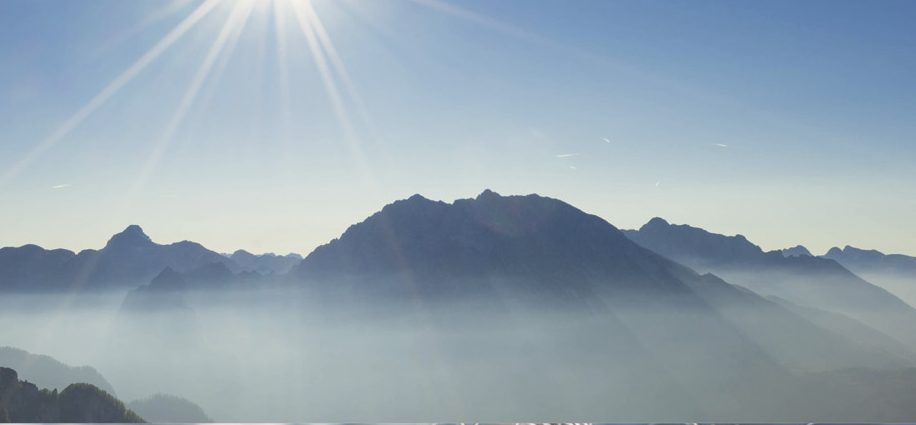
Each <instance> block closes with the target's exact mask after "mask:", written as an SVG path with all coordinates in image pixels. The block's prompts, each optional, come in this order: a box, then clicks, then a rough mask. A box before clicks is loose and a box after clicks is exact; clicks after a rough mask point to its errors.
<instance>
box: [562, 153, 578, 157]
mask: <svg viewBox="0 0 916 425" xmlns="http://www.w3.org/2000/svg"><path fill="white" fill-rule="evenodd" d="M574 156H579V154H578V153H561V154H559V155H557V158H572V157H574Z"/></svg>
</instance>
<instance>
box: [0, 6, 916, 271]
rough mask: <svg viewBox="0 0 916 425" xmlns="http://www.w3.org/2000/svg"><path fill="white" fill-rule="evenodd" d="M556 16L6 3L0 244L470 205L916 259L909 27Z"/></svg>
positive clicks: (246, 241) (164, 237) (867, 16)
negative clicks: (663, 224)
mask: <svg viewBox="0 0 916 425" xmlns="http://www.w3.org/2000/svg"><path fill="white" fill-rule="evenodd" d="M559 3H560V2H550V1H542V2H537V3H534V4H532V3H518V2H516V1H514V0H509V1H507V2H501V3H499V4H494V3H490V2H486V1H478V0H467V1H446V0H403V1H395V0H392V1H387V2H357V1H326V0H271V1H260V0H247V1H238V2H232V1H218V0H206V1H196V0H174V1H172V2H169V3H168V4H166V5H163V4H162V3H160V2H147V1H138V2H132V3H127V4H121V3H117V2H109V1H108V0H104V1H101V2H99V3H97V4H93V5H86V4H77V5H74V4H69V5H63V6H59V7H50V6H49V5H48V4H47V3H43V2H30V1H23V0H11V1H9V2H4V3H3V4H0V16H2V17H0V28H2V29H0V35H3V36H4V37H3V40H2V41H0V54H2V55H3V57H4V59H3V61H4V62H3V63H0V65H3V66H2V68H3V69H2V70H0V91H2V92H3V93H6V94H7V95H6V96H4V98H3V99H2V100H0V141H2V142H0V196H2V197H3V199H4V208H3V209H2V211H0V222H2V223H5V224H3V225H2V227H0V246H18V245H22V244H26V243H37V244H39V245H42V246H45V247H48V248H56V247H64V248H68V249H72V250H79V249H84V248H98V247H100V246H101V245H102V244H104V241H105V240H107V238H108V237H110V235H111V234H113V233H115V232H117V231H120V230H121V229H123V228H124V227H126V226H127V225H128V224H139V225H141V226H143V227H144V229H146V230H147V232H148V233H149V234H150V235H151V236H152V237H153V239H154V240H156V241H159V242H163V243H164V242H168V241H177V240H184V239H188V240H194V241H197V242H200V243H202V244H204V245H205V246H207V247H209V248H211V249H214V250H216V251H220V252H225V251H233V250H235V249H246V250H249V251H252V252H267V251H271V252H278V253H285V252H298V253H301V254H307V253H308V252H310V251H311V249H313V248H314V247H316V246H318V245H320V244H323V243H325V242H327V241H328V240H330V239H332V238H334V237H337V236H338V235H339V234H340V233H342V232H343V231H344V230H345V229H346V227H347V226H349V225H350V224H353V223H356V222H358V221H361V220H362V219H363V218H365V217H366V216H368V215H370V214H371V213H372V212H374V211H377V210H378V209H380V208H381V207H382V206H383V205H385V204H387V203H390V202H392V201H394V200H397V199H403V198H406V197H408V196H410V195H412V194H414V193H420V194H422V195H424V196H426V197H428V198H431V199H442V200H446V201H451V200H453V199H457V198H467V197H473V196H476V194H477V193H479V192H481V191H482V190H483V189H485V188H491V189H493V190H495V191H497V192H500V193H502V194H527V193H539V194H541V195H544V196H550V197H554V198H558V199H561V200H563V201H566V202H568V203H570V204H572V205H574V206H576V207H578V208H580V209H582V210H584V211H586V212H589V213H592V214H596V215H599V216H601V217H603V218H604V219H606V220H608V221H609V222H610V223H612V224H614V225H615V226H617V227H618V228H622V229H623V228H635V227H639V226H640V225H642V224H643V223H645V222H646V221H648V219H649V218H651V217H654V216H660V217H663V218H665V219H667V220H668V221H670V222H672V223H681V224H689V225H693V226H697V227H702V228H704V229H706V230H709V231H712V232H716V233H723V234H729V235H731V234H743V235H745V236H747V237H748V239H750V240H751V241H752V242H754V243H757V244H759V245H761V246H762V247H763V248H764V249H765V250H771V249H779V248H785V247H789V246H794V245H797V244H802V245H805V246H807V247H808V248H809V249H811V250H812V252H815V253H823V252H825V251H826V250H827V249H828V248H830V247H832V246H840V247H842V246H844V245H853V246H857V247H861V248H866V249H878V250H881V251H883V252H886V253H904V254H909V255H916V242H914V241H916V225H913V224H912V220H911V217H912V216H913V215H914V214H916V201H914V199H916V189H914V187H916V185H913V184H912V182H913V181H914V179H916V171H913V167H911V166H909V163H910V162H911V160H912V158H914V155H916V151H914V149H916V144H913V143H912V141H911V139H912V137H913V134H914V131H916V124H914V123H913V122H912V120H911V119H909V117H911V116H912V115H913V113H916V98H914V97H913V96H912V95H910V94H909V91H907V90H902V89H901V88H902V87H907V84H908V81H909V78H908V76H909V75H912V74H913V73H914V72H916V59H914V58H913V55H912V54H911V49H910V48H908V46H909V44H907V43H911V41H912V40H913V39H914V38H916V30H913V29H912V28H911V26H910V25H908V23H907V22H906V21H905V20H904V19H903V18H902V17H904V16H907V15H908V14H910V13H912V12H913V11H914V10H913V9H914V5H912V4H910V3H906V2H888V3H886V4H884V7H882V8H880V9H879V8H874V7H868V6H867V5H865V4H864V3H861V2H828V3H817V2H813V3H808V4H805V5H803V6H801V7H798V6H792V5H790V4H789V3H780V2H776V3H771V4H767V5H765V6H760V8H761V9H763V10H764V11H765V12H766V13H767V15H766V16H767V19H764V20H761V19H760V18H759V17H760V15H759V13H758V12H760V11H754V10H748V9H746V8H742V7H740V6H739V5H728V4H716V5H715V7H712V3H706V2H700V3H694V4H690V5H680V4H658V5H653V4H643V3H640V2H629V1H619V2H606V3H594V4H592V3H583V4H581V5H579V6H580V7H576V8H570V7H564V6H563V5H561V4H559ZM95 8H97V9H95ZM825 11H827V12H828V13H826V15H825ZM852 16H854V17H856V19H857V22H860V23H861V25H860V26H857V27H849V26H846V25H845V24H843V22H845V21H844V17H852ZM910 16H911V15H910ZM64 19H65V20H66V22H68V25H66V26H63V27H61V26H60V25H59V24H58V23H59V22H61V20H64ZM573 23H575V25H574V24H573ZM877 26H881V28H882V31H881V32H875V31H872V30H871V29H872V28H874V27H877ZM724 33H728V34H732V36H731V37H730V38H729V39H723V38H719V37H716V36H715V35H714V34H724ZM908 40H909V41H908ZM570 152H574V153H575V154H570Z"/></svg>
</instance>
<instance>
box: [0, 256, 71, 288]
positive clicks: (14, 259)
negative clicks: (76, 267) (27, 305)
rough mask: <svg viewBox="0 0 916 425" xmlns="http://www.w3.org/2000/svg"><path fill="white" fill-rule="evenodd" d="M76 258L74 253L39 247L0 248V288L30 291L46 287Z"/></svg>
mask: <svg viewBox="0 0 916 425" xmlns="http://www.w3.org/2000/svg"><path fill="white" fill-rule="evenodd" d="M75 256H76V254H74V253H73V252H72V251H68V250H65V249H53V250H47V249H44V248H42V247H40V246H37V245H24V246H21V247H18V248H13V247H6V248H0V288H3V289H10V290H28V289H30V288H34V287H36V286H40V285H44V284H45V283H46V282H48V281H50V280H52V276H53V278H56V276H54V275H53V273H54V272H55V271H56V270H58V269H60V268H61V267H63V265H64V264H66V263H67V262H68V261H71V260H72V259H73V258H74V257H75Z"/></svg>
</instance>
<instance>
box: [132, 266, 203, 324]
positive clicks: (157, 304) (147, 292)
mask: <svg viewBox="0 0 916 425" xmlns="http://www.w3.org/2000/svg"><path fill="white" fill-rule="evenodd" d="M187 289H188V282H187V280H185V278H184V276H182V274H181V273H178V272H176V271H175V270H173V269H172V268H171V267H166V268H165V269H164V270H162V271H161V272H160V273H159V274H158V275H156V277H155V278H153V279H152V280H151V281H150V282H149V283H148V284H146V285H141V286H139V287H137V288H136V289H133V290H131V291H130V292H128V294H127V296H126V297H125V298H124V303H123V304H122V306H121V310H122V311H129V312H133V313H138V312H160V311H169V310H190V307H188V305H187V304H186V302H185V299H184V291H186V290H187Z"/></svg>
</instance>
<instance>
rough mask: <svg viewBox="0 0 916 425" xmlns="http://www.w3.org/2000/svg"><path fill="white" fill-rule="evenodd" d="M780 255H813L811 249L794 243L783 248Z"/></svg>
mask: <svg viewBox="0 0 916 425" xmlns="http://www.w3.org/2000/svg"><path fill="white" fill-rule="evenodd" d="M782 255H784V256H786V257H813V255H811V251H808V248H805V247H804V246H802V245H795V246H793V247H792V248H786V249H783V250H782Z"/></svg>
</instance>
